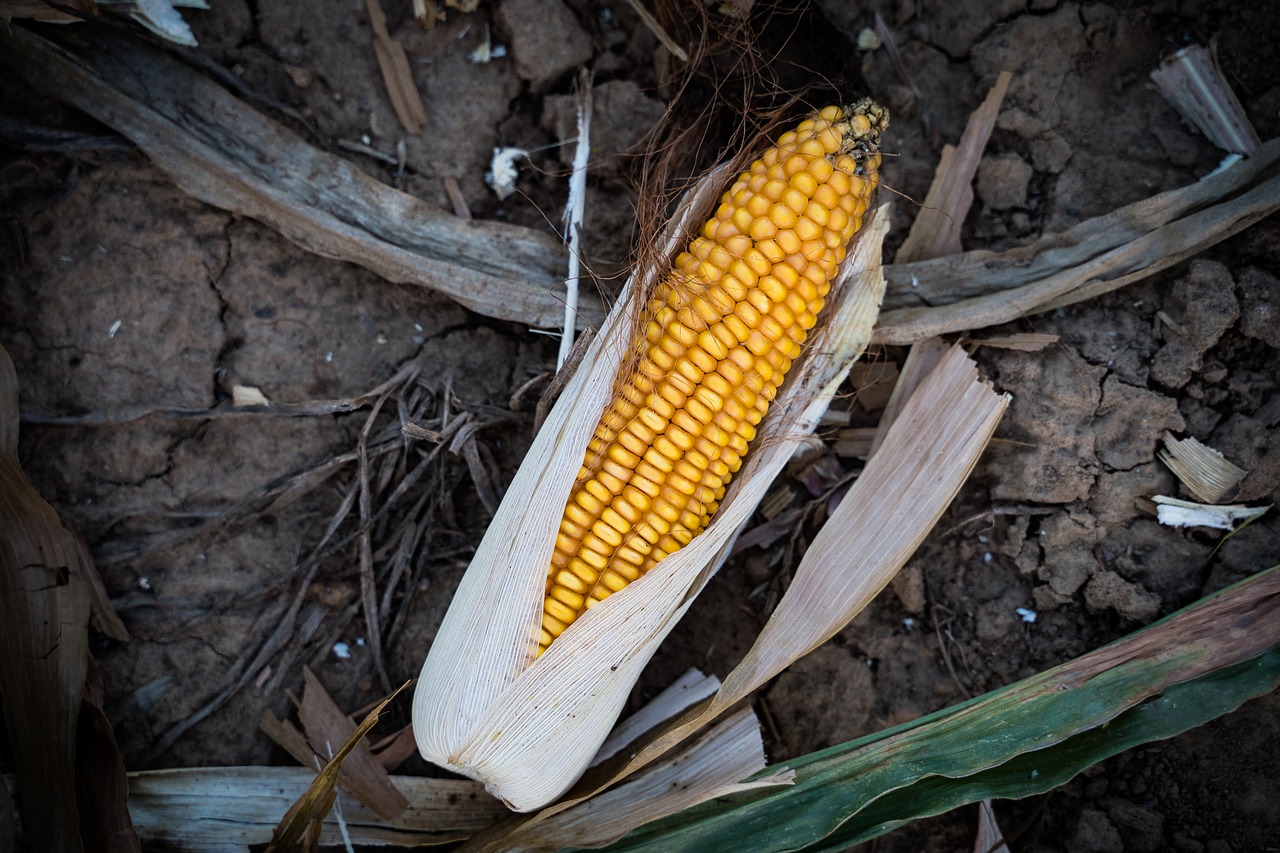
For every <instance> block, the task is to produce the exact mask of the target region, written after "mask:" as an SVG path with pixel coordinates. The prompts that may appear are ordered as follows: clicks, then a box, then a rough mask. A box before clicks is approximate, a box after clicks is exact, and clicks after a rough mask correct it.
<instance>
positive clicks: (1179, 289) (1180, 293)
mask: <svg viewBox="0 0 1280 853" xmlns="http://www.w3.org/2000/svg"><path fill="white" fill-rule="evenodd" d="M1165 313H1166V314H1168V315H1169V316H1170V317H1171V318H1172V319H1173V322H1174V323H1176V324H1177V326H1176V327H1173V326H1167V325H1166V327H1165V341H1166V343H1165V345H1164V346H1162V347H1161V348H1160V349H1159V351H1157V352H1156V355H1155V359H1154V360H1153V361H1152V363H1151V378H1152V379H1154V380H1155V381H1156V382H1159V383H1160V384H1161V385H1163V386H1165V387H1166V388H1181V387H1183V386H1184V385H1186V384H1187V382H1189V381H1190V380H1191V376H1192V374H1194V373H1195V372H1196V371H1198V370H1199V369H1200V367H1201V365H1202V364H1203V361H1204V354H1205V353H1206V352H1208V351H1209V350H1210V349H1211V348H1212V347H1213V345H1214V344H1216V343H1217V342H1218V339H1219V338H1221V337H1222V334H1223V333H1224V332H1225V331H1226V330H1227V329H1229V328H1231V326H1232V324H1234V323H1235V321H1236V319H1237V318H1238V317H1239V316H1240V304H1239V303H1238V302H1237V301H1236V294H1235V286H1234V283H1233V282H1232V281H1231V273H1230V272H1228V271H1227V268H1226V267H1224V266H1223V265H1222V264H1220V263H1218V262H1217V261H1207V260H1195V261H1192V262H1191V269H1190V271H1189V272H1188V273H1187V275H1186V277H1184V278H1181V279H1179V280H1178V282H1177V283H1176V284H1175V285H1174V286H1173V293H1172V296H1171V297H1170V300H1169V304H1168V307H1167V308H1166V310H1165Z"/></svg>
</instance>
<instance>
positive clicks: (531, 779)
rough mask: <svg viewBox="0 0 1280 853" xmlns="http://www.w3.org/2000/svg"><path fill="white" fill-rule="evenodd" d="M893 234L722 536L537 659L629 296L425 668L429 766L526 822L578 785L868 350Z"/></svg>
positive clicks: (655, 574) (793, 387) (852, 269)
mask: <svg viewBox="0 0 1280 853" xmlns="http://www.w3.org/2000/svg"><path fill="white" fill-rule="evenodd" d="M887 227H888V219H887V215H886V213H885V211H884V210H883V209H882V210H879V211H877V212H876V213H875V214H873V215H872V216H870V217H868V223H867V225H866V227H865V228H864V233H863V236H862V238H861V239H860V240H859V242H858V243H857V244H856V246H855V247H854V250H853V252H851V254H850V256H849V258H848V260H847V261H846V263H845V265H844V267H843V268H842V273H841V276H840V278H839V279H838V281H837V283H836V285H835V287H834V288H833V294H832V297H831V299H830V304H829V306H828V312H829V314H828V316H827V318H826V320H825V324H826V325H825V326H824V329H823V331H822V333H820V334H819V335H817V336H816V337H815V338H814V341H813V344H812V345H811V346H810V348H809V350H808V352H807V354H806V356H805V357H804V358H803V359H801V361H800V363H799V364H797V365H796V366H795V367H794V368H793V374H792V376H791V377H789V380H788V383H787V385H786V386H785V388H784V390H783V392H782V393H781V394H780V395H779V398H778V400H777V401H776V402H775V404H774V406H773V408H772V409H771V411H770V414H769V416H768V418H766V420H765V422H764V424H763V425H762V429H761V431H760V434H759V436H758V437H757V440H756V447H755V449H754V451H753V453H752V454H751V455H750V456H749V457H748V459H747V461H746V463H745V464H744V466H743V468H742V470H741V471H740V472H739V473H738V475H737V476H736V477H735V480H734V483H733V485H732V487H731V488H730V490H729V493H728V494H727V495H726V497H725V500H724V501H723V503H722V505H721V507H720V509H719V511H718V512H717V513H716V517H715V518H714V519H713V521H712V523H711V524H710V525H709V526H708V527H707V529H706V530H705V531H703V533H702V534H700V535H699V536H698V537H697V538H695V539H694V541H693V542H692V543H691V544H690V545H688V546H686V547H685V548H682V549H680V550H679V551H677V552H676V553H675V554H672V555H671V556H670V557H668V558H666V559H665V560H663V561H662V562H661V563H660V564H659V565H658V566H657V567H655V568H654V569H653V570H652V571H650V572H649V573H648V574H647V575H645V576H644V577H643V578H642V579H641V580H640V581H638V582H636V583H634V584H632V585H631V586H629V587H628V588H627V590H626V594H625V595H615V596H611V597H609V598H608V599H606V600H605V601H604V602H602V603H601V604H600V605H599V606H596V607H593V608H592V609H591V610H589V611H588V612H587V613H585V614H584V615H583V616H582V617H580V618H579V619H578V620H577V621H576V622H574V623H573V624H572V625H571V626H570V627H569V628H568V630H566V631H565V633H564V634H563V635H562V636H561V637H560V638H558V639H557V640H556V642H555V643H552V644H551V646H550V647H549V648H548V650H547V651H546V653H544V654H543V655H542V656H541V657H540V658H538V659H537V660H536V661H535V660H534V654H535V651H536V648H535V635H536V633H535V632H536V626H537V625H538V622H539V617H540V612H541V603H542V598H543V596H544V594H545V578H546V567H547V566H548V565H549V563H550V558H551V551H552V547H553V540H554V531H555V530H556V529H558V525H559V522H560V516H561V514H562V513H563V510H564V505H565V501H566V500H567V499H568V496H569V492H570V489H571V488H572V485H573V480H574V477H575V476H576V474H577V471H578V468H579V467H580V465H581V463H582V452H583V451H582V448H584V447H586V445H587V441H588V439H589V437H590V435H591V433H592V431H593V430H594V429H595V424H596V421H597V420H598V418H599V413H600V412H601V411H602V410H603V408H604V405H605V403H606V402H607V399H608V397H609V396H610V394H611V393H612V389H613V387H614V380H615V375H616V371H617V370H618V365H619V364H620V363H622V361H623V358H622V356H623V354H625V352H626V350H627V347H628V346H629V338H630V334H631V331H632V329H633V328H635V326H636V323H635V318H634V316H633V313H632V312H634V311H636V310H638V307H639V303H638V300H633V299H628V298H626V295H625V294H624V297H623V298H622V299H620V300H619V302H618V305H617V307H616V308H615V310H614V311H613V312H611V313H610V316H609V317H608V319H607V320H606V322H605V324H604V327H603V328H602V329H601V331H600V334H599V336H598V337H597V339H596V340H595V341H594V342H593V344H592V347H591V349H590V350H589V351H588V353H587V355H586V357H585V358H584V359H583V363H582V366H581V367H580V368H579V370H578V373H577V375H575V376H574V377H573V378H572V379H571V380H570V381H569V383H568V385H567V386H566V388H565V391H564V394H563V396H562V397H561V399H560V401H559V402H558V403H557V404H556V407H555V408H554V409H553V410H552V413H551V415H550V416H549V418H548V419H547V422H546V424H545V425H544V426H543V429H542V430H541V431H540V432H539V434H538V437H537V438H536V439H535V441H534V445H533V447H532V448H531V449H530V451H529V453H528V455H527V456H526V458H525V462H524V464H522V465H521V468H520V471H519V472H518V473H517V474H516V478H515V480H514V482H513V483H512V486H511V488H510V489H509V490H508V492H507V498H506V499H505V500H504V501H503V504H502V506H501V507H500V508H499V510H498V513H497V515H496V516H495V518H494V521H493V523H492V524H491V525H490V527H489V530H488V532H486V534H485V537H484V539H483V540H482V542H481V544H480V547H479V549H478V550H477V553H476V557H475V559H474V560H473V561H472V564H471V567H470V568H469V569H468V571H467V573H466V575H465V576H464V578H463V580H462V583H461V584H460V585H459V588H458V592H457V594H456V596H455V598H454V602H453V604H452V605H451V606H450V609H449V612H448V614H447V615H446V617H445V620H444V623H443V624H442V625H441V628H440V632H439V634H438V635H437V638H436V641H435V643H434V644H433V646H432V649H431V653H430V654H429V656H428V658H427V661H426V663H425V664H424V666H423V671H422V676H421V678H420V681H419V686H418V690H417V693H416V694H415V697H414V730H415V732H416V733H417V737H418V743H419V748H420V749H421V751H422V753H423V755H424V756H426V757H427V758H428V759H429V760H431V761H434V762H436V763H439V764H442V765H444V766H447V767H450V768H452V769H454V770H457V771H458V772H461V773H463V774H465V775H468V776H471V777H472V778H475V779H478V780H480V781H483V782H485V783H486V785H487V786H488V787H489V789H490V790H491V791H492V792H493V793H494V794H495V795H496V796H499V797H502V798H503V799H504V800H505V801H506V802H507V803H508V805H510V806H511V807H512V808H514V809H516V810H517V811H527V810H531V809H535V808H539V807H541V806H543V805H545V804H547V803H549V802H551V801H552V800H554V799H555V798H556V797H557V796H559V795H560V794H562V793H563V792H564V791H565V790H566V789H567V788H568V787H569V786H570V785H571V784H572V783H573V782H574V781H575V780H576V779H577V778H578V777H579V775H581V773H582V771H583V770H584V769H585V768H586V767H587V766H588V764H589V763H590V761H591V758H592V756H593V755H594V754H595V752H596V750H597V749H598V748H599V746H600V744H601V743H602V742H603V741H604V740H605V738H606V736H607V735H608V732H609V729H610V728H611V727H612V726H613V724H614V721H615V720H616V719H617V716H618V713H619V712H620V711H621V709H622V706H623V704H624V703H625V701H626V699H627V696H628V693H629V691H630V688H631V685H633V684H634V683H635V681H636V679H637V678H638V677H639V675H640V671H641V670H642V669H643V667H644V665H645V664H646V663H647V662H648V660H649V658H650V657H651V656H652V655H653V652H654V651H655V650H656V649H657V646H658V644H659V643H660V642H661V641H662V639H663V638H664V637H665V636H666V634H667V633H668V632H669V631H670V630H671V628H672V627H674V625H675V623H676V622H677V621H678V620H679V618H680V616H682V615H683V613H684V612H685V610H686V609H687V608H688V607H689V605H690V604H691V603H692V600H693V597H694V596H695V595H696V594H697V592H698V591H699V590H700V589H701V587H702V585H703V584H705V583H706V581H707V580H708V579H709V577H710V576H711V574H712V572H714V569H715V568H716V567H717V566H718V565H719V563H720V561H721V560H722V559H723V555H724V553H726V552H727V549H728V547H729V545H730V544H731V541H732V539H733V537H734V535H735V534H736V532H737V530H738V529H739V528H740V527H741V526H742V524H743V523H744V522H745V521H746V520H747V519H748V518H749V517H750V515H751V513H752V512H753V511H754V508H755V506H756V504H757V503H759V501H760V499H761V498H762V497H763V496H764V493H765V491H766V489H767V488H768V486H769V484H770V483H771V482H772V480H773V478H774V476H775V475H776V474H777V473H778V472H779V471H780V470H781V469H782V467H783V465H784V464H785V463H786V461H787V459H788V458H789V457H790V454H791V451H792V449H793V448H794V444H795V441H796V440H798V439H799V438H800V437H803V436H804V435H805V434H807V433H808V432H809V431H811V430H812V429H813V427H814V426H815V425H816V424H817V422H818V419H819V418H820V417H821V414H822V412H823V411H824V410H825V409H826V406H827V404H828V402H829V401H830V399H831V397H832V396H833V395H834V393H835V391H836V388H837V387H838V385H839V383H840V381H841V380H842V379H843V377H844V375H845V374H846V373H847V371H848V368H849V366H850V365H851V364H852V361H853V359H854V358H856V356H857V355H858V354H859V353H861V351H862V349H863V348H864V347H865V345H866V342H867V341H868V340H869V338H870V333H871V326H872V324H873V323H874V322H875V317H876V314H877V310H878V306H879V303H880V300H881V298H882V297H883V293H884V284H883V278H882V276H881V275H880V272H879V268H880V245H881V243H882V241H883V237H884V233H885V231H886V230H887Z"/></svg>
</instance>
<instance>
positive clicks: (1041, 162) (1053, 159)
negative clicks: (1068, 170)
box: [1031, 130, 1071, 175]
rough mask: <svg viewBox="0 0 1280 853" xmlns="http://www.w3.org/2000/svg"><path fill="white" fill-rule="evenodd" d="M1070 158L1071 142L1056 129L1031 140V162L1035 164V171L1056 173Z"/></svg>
mask: <svg viewBox="0 0 1280 853" xmlns="http://www.w3.org/2000/svg"><path fill="white" fill-rule="evenodd" d="M1070 159H1071V144H1070V143H1068V142H1067V140H1065V139H1063V138H1062V136H1061V134H1059V133H1058V132H1057V131H1056V130H1051V131H1049V132H1048V133H1046V134H1045V135H1044V136H1042V137H1040V138H1038V139H1033V140H1031V162H1032V164H1034V165H1035V167H1036V171H1037V172H1048V173H1049V174H1051V175H1056V174H1058V173H1059V172H1061V171H1062V170H1063V168H1065V167H1066V165H1067V161H1068V160H1070Z"/></svg>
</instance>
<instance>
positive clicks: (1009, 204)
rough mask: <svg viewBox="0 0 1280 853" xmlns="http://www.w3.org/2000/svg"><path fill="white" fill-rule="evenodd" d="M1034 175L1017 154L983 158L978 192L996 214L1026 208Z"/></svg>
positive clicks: (1029, 165) (976, 186)
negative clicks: (997, 211)
mask: <svg viewBox="0 0 1280 853" xmlns="http://www.w3.org/2000/svg"><path fill="white" fill-rule="evenodd" d="M1033 174H1034V171H1033V170H1032V168H1031V164H1030V163H1028V162H1027V161H1026V160H1023V159H1022V158H1021V157H1019V156H1018V155H1016V154H1001V155H999V156H996V157H983V158H982V163H981V165H979V167H978V180H977V184H976V185H975V188H974V190H975V192H976V193H977V195H978V198H980V199H981V200H982V203H983V204H985V205H986V206H987V207H990V208H992V209H993V210H1009V209H1011V208H1019V207H1026V204H1027V188H1028V187H1029V186H1030V185H1031V176H1032V175H1033Z"/></svg>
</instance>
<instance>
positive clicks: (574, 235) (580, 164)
mask: <svg viewBox="0 0 1280 853" xmlns="http://www.w3.org/2000/svg"><path fill="white" fill-rule="evenodd" d="M633 5H634V4H633ZM577 94H578V144H577V147H576V148H574V150H573V175H572V176H571V177H570V178H569V203H568V204H567V205H566V206H565V210H564V219H565V228H564V241H565V245H566V246H568V248H569V273H568V275H567V277H566V278H565V280H564V289H565V299H564V324H563V326H562V328H563V330H564V331H563V333H562V334H561V336H560V352H559V353H558V354H557V356H556V369H557V370H559V369H560V368H561V367H563V366H564V364H565V362H566V361H568V360H569V354H570V353H571V352H572V351H573V330H574V329H575V328H576V327H577V324H578V290H579V286H580V283H581V282H580V279H581V278H582V223H583V220H584V218H585V217H586V209H587V163H588V161H589V160H590V158H591V72H589V71H587V70H586V69H585V68H584V69H582V71H581V72H579V74H578V93H577Z"/></svg>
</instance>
